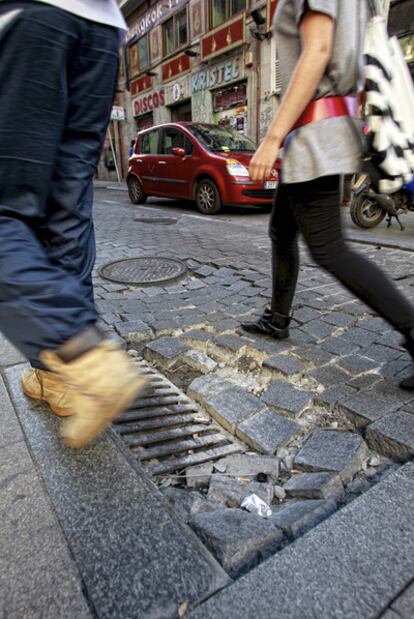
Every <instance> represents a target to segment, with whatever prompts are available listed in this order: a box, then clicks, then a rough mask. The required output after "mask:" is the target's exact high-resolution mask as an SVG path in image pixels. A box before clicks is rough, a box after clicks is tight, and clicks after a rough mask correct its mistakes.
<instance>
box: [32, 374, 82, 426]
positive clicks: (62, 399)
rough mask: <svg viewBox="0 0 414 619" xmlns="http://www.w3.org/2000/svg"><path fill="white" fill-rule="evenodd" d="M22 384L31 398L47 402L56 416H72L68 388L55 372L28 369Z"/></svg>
mask: <svg viewBox="0 0 414 619" xmlns="http://www.w3.org/2000/svg"><path fill="white" fill-rule="evenodd" d="M20 384H21V386H22V389H23V391H24V393H25V394H26V395H27V396H29V398H32V400H39V401H42V402H47V403H48V404H49V406H50V408H51V409H52V411H53V412H54V413H56V415H59V416H60V417H68V416H69V415H72V412H73V411H72V408H71V405H70V401H69V397H68V387H67V386H66V385H65V383H64V382H62V379H61V378H60V377H59V376H58V375H57V374H55V373H54V372H45V371H44V370H37V369H34V368H31V369H29V368H28V369H27V370H24V372H23V373H22V375H21V377H20Z"/></svg>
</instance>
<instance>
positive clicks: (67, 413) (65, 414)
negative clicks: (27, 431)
mask: <svg viewBox="0 0 414 619" xmlns="http://www.w3.org/2000/svg"><path fill="white" fill-rule="evenodd" d="M21 387H22V390H23V393H24V394H25V395H27V397H28V398H30V399H31V400H35V401H36V402H45V404H47V405H48V406H49V408H50V410H51V411H52V412H53V413H55V415H57V416H58V417H71V416H72V415H73V413H72V411H68V410H67V408H59V407H58V406H54V405H53V404H50V402H49V401H48V400H46V399H45V398H42V397H39V396H38V395H37V394H34V393H31V392H30V391H29V390H28V389H26V388H25V387H24V386H23V384H21Z"/></svg>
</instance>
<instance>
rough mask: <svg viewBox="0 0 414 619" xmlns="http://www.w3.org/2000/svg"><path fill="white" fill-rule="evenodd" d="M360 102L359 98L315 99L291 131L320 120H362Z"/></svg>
mask: <svg viewBox="0 0 414 619" xmlns="http://www.w3.org/2000/svg"><path fill="white" fill-rule="evenodd" d="M359 106H360V101H359V98H358V97H323V98H322V99H314V100H312V101H310V103H309V104H308V105H307V106H306V109H305V111H304V112H303V114H301V116H299V118H298V120H297V121H296V122H295V124H294V125H293V127H292V129H291V131H293V130H294V129H299V127H303V126H304V125H309V123H314V122H316V121H318V120H327V119H328V118H336V117H338V116H352V117H354V118H360V111H359Z"/></svg>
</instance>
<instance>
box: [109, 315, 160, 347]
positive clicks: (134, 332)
mask: <svg viewBox="0 0 414 619" xmlns="http://www.w3.org/2000/svg"><path fill="white" fill-rule="evenodd" d="M115 329H116V330H117V332H118V333H119V335H120V336H121V337H123V338H124V339H125V340H126V341H127V342H128V344H140V343H141V342H146V341H148V340H150V339H152V337H153V336H154V332H153V330H152V329H151V327H150V326H149V325H148V324H147V323H146V322H143V321H142V320H133V321H129V322H118V323H117V324H116V325H115Z"/></svg>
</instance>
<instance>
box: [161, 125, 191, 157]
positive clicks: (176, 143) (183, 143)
mask: <svg viewBox="0 0 414 619" xmlns="http://www.w3.org/2000/svg"><path fill="white" fill-rule="evenodd" d="M173 148H184V150H185V154H186V155H191V153H192V152H193V143H192V142H191V140H190V139H189V138H188V137H187V136H186V135H185V133H183V132H182V131H180V130H179V129H174V128H171V129H164V132H163V139H162V147H161V151H162V153H163V155H172V149H173Z"/></svg>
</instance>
